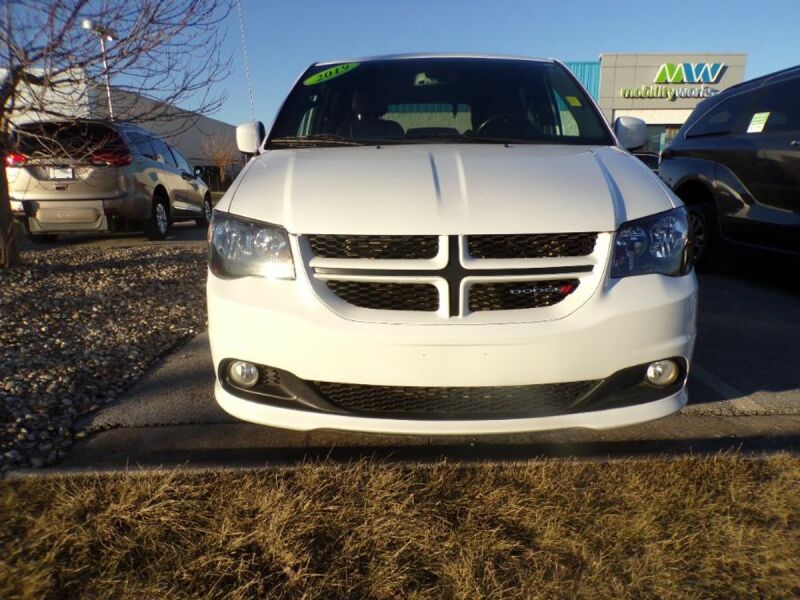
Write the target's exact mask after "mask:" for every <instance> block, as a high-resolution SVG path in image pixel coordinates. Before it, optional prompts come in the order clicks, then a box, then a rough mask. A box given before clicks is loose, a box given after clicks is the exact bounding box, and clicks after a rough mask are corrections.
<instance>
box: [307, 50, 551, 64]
mask: <svg viewBox="0 0 800 600" xmlns="http://www.w3.org/2000/svg"><path fill="white" fill-rule="evenodd" d="M419 58H487V59H493V60H526V61H532V62H549V63H552V62H555V61H554V60H553V59H552V58H532V57H529V56H509V55H504V54H470V53H449V52H420V53H411V54H385V55H382V56H366V57H362V58H345V59H341V60H325V61H320V62H317V63H314V66H317V67H323V66H325V65H336V64H339V63H346V62H370V61H376V60H415V59H419Z"/></svg>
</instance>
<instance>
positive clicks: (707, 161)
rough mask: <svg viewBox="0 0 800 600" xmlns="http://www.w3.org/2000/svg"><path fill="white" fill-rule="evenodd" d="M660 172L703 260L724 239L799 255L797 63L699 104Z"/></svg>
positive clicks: (799, 91)
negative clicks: (681, 207)
mask: <svg viewBox="0 0 800 600" xmlns="http://www.w3.org/2000/svg"><path fill="white" fill-rule="evenodd" d="M659 173H660V175H661V177H662V178H663V179H664V181H666V182H667V184H669V185H670V187H672V189H673V190H674V191H675V193H676V194H677V195H678V196H679V197H680V198H681V199H682V200H683V201H684V202H685V203H686V205H687V207H688V210H689V218H690V222H691V229H692V232H693V237H694V243H693V247H694V250H695V253H696V259H697V260H698V261H699V262H700V263H703V264H710V263H711V262H713V259H714V257H715V255H716V254H717V251H718V250H719V249H720V247H721V246H722V245H724V244H732V245H736V246H745V247H747V246H751V247H760V248H767V249H770V250H776V251H782V252H791V253H800V66H798V67H794V68H792V69H787V70H785V71H780V72H778V73H774V74H772V75H766V76H764V77H759V78H758V79H753V80H752V81H747V82H745V83H742V84H739V85H736V86H733V87H731V88H728V89H727V90H725V91H724V92H722V93H720V94H718V95H716V96H713V97H711V98H709V99H707V100H704V101H703V102H701V103H700V104H698V105H697V108H695V110H694V112H692V114H691V116H690V117H689V120H688V121H686V124H685V125H684V126H683V127H682V128H681V129H680V131H679V132H678V134H677V136H676V137H675V139H674V140H673V141H672V143H671V144H670V145H669V146H668V147H667V148H666V149H665V150H664V152H663V153H662V161H661V169H660V172H659Z"/></svg>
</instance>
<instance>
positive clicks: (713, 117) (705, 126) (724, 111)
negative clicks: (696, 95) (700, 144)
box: [686, 92, 753, 137]
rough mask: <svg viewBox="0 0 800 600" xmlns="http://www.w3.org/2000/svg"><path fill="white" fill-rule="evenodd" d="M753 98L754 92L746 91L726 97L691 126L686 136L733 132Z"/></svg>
mask: <svg viewBox="0 0 800 600" xmlns="http://www.w3.org/2000/svg"><path fill="white" fill-rule="evenodd" d="M752 98H753V92H744V93H740V94H736V95H734V96H731V97H730V98H726V99H725V100H723V101H722V102H720V103H719V104H717V105H716V106H715V107H714V108H712V109H711V110H709V111H708V112H707V113H706V114H704V115H703V116H702V117H700V118H699V119H698V120H697V121H696V122H695V123H694V124H693V125H692V126H691V127H689V129H688V130H687V131H686V137H698V136H702V135H727V134H729V133H731V132H732V131H733V130H734V128H735V127H736V124H737V123H738V122H739V117H740V116H741V115H742V113H743V112H744V111H745V109H746V108H747V106H748V105H749V104H750V101H751V100H752Z"/></svg>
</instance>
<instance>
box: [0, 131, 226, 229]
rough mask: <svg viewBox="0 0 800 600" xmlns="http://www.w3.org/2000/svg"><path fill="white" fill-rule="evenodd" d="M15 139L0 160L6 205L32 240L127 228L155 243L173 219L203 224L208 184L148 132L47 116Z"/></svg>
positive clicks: (208, 199) (208, 208)
mask: <svg viewBox="0 0 800 600" xmlns="http://www.w3.org/2000/svg"><path fill="white" fill-rule="evenodd" d="M14 137H15V149H14V151H13V152H11V153H10V154H9V155H8V156H7V157H6V174H7V177H8V183H9V190H10V195H11V208H12V211H14V213H15V214H16V215H17V217H18V218H19V219H21V220H22V221H23V222H24V223H25V228H26V230H27V231H28V236H29V237H30V238H31V240H33V241H34V242H49V241H53V240H55V239H56V238H57V236H58V235H59V234H61V233H75V232H108V231H114V230H116V229H118V228H123V227H131V226H133V227H141V228H142V229H144V232H145V235H146V236H147V237H148V238H149V239H151V240H160V239H164V238H165V237H166V235H167V233H168V231H169V227H170V225H171V224H172V223H173V222H175V221H187V220H193V221H196V222H197V224H198V225H199V226H203V227H205V226H207V225H208V221H209V220H210V218H211V195H210V194H209V191H208V186H206V184H205V183H203V180H202V179H200V178H199V177H198V176H197V175H196V174H195V173H194V171H193V169H192V167H191V166H190V165H189V162H188V161H187V160H186V159H185V158H184V157H183V155H181V153H180V152H178V150H176V149H175V148H173V147H172V146H170V145H169V144H167V143H166V142H164V141H163V140H161V139H159V138H158V137H156V136H155V135H154V134H152V133H151V132H149V131H148V130H146V129H143V128H141V127H136V126H134V125H130V124H124V123H108V122H104V121H91V120H79V121H48V122H43V123H39V122H37V123H28V124H22V125H19V126H18V127H17V128H16V130H15V132H14Z"/></svg>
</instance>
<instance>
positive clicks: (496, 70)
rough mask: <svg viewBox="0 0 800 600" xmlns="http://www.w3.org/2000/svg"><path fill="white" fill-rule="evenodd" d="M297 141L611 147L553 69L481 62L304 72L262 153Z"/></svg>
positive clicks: (582, 97) (583, 102)
mask: <svg viewBox="0 0 800 600" xmlns="http://www.w3.org/2000/svg"><path fill="white" fill-rule="evenodd" d="M298 138H312V139H306V140H302V139H301V140H299V141H300V142H302V143H304V145H308V144H309V143H311V144H314V143H316V144H320V145H321V144H331V143H333V144H336V143H342V142H344V143H348V142H350V143H352V142H351V140H352V141H359V140H361V141H364V142H369V143H389V144H414V143H421V144H424V143H430V142H431V141H437V142H438V141H443V142H448V141H449V142H456V143H468V142H482V143H504V142H506V141H512V142H514V143H534V144H548V143H549V144H600V145H613V144H614V139H613V137H612V136H611V134H610V132H609V130H608V127H607V126H606V124H605V121H604V119H603V117H602V115H601V114H600V113H599V111H598V110H597V109H596V107H595V106H594V104H593V103H592V101H591V99H590V98H589V96H588V95H587V94H586V92H585V91H584V90H583V89H582V88H581V86H580V84H578V83H577V82H576V81H575V80H574V78H572V77H571V75H570V74H569V72H568V71H567V70H566V69H565V68H564V67H562V66H561V65H558V64H555V63H550V62H541V61H527V60H499V59H484V58H463V59H461V58H459V59H453V58H448V59H442V58H417V59H409V60H391V59H389V60H373V61H367V62H363V63H341V64H337V65H331V64H326V65H317V66H314V67H311V68H310V69H309V70H308V71H307V72H306V73H305V74H304V75H303V76H302V77H301V78H300V80H299V81H298V83H297V84H296V85H295V87H294V89H293V90H292V92H291V93H290V94H289V97H288V98H287V100H286V102H285V103H284V105H283V107H282V108H281V111H280V113H279V114H278V117H277V118H276V121H275V125H274V127H273V129H272V133H271V134H270V141H269V142H268V145H269V146H271V147H272V146H273V143H274V141H275V140H279V141H278V142H277V145H286V144H288V145H291V144H292V143H296V142H297V141H298ZM314 138H316V141H315V139H314Z"/></svg>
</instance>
